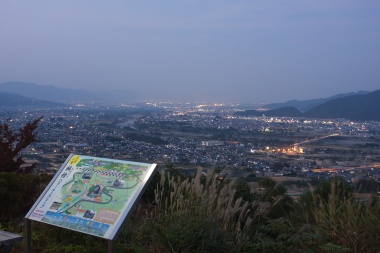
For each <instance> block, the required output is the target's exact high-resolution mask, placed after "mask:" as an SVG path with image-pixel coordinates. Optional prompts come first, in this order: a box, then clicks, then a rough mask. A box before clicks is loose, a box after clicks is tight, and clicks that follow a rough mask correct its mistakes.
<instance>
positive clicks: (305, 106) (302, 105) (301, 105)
mask: <svg viewBox="0 0 380 253" xmlns="http://www.w3.org/2000/svg"><path fill="white" fill-rule="evenodd" d="M368 93H369V91H358V92H350V93H342V94H337V95H334V96H331V97H328V98H315V99H309V100H290V101H288V102H285V103H271V104H267V105H265V107H266V108H268V109H270V110H273V109H277V108H282V107H295V108H297V109H298V110H300V111H301V112H306V111H308V110H311V109H312V108H314V107H316V106H318V105H321V104H324V103H326V102H328V101H331V100H334V99H337V98H343V97H348V96H353V95H365V94H368Z"/></svg>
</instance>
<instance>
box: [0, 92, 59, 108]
mask: <svg viewBox="0 0 380 253" xmlns="http://www.w3.org/2000/svg"><path fill="white" fill-rule="evenodd" d="M0 106H6V107H16V106H28V107H31V106H43V107H53V106H54V107H57V106H63V104H59V103H54V102H50V101H45V100H39V99H34V98H27V97H23V96H20V95H18V94H12V93H7V92H0Z"/></svg>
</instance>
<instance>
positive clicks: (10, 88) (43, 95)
mask: <svg viewBox="0 0 380 253" xmlns="http://www.w3.org/2000/svg"><path fill="white" fill-rule="evenodd" d="M0 91H2V92H8V93H15V94H19V95H21V96H25V97H31V98H35V99H41V100H48V101H55V102H60V103H66V104H67V103H76V102H93V101H96V102H125V101H128V99H132V98H136V97H137V95H136V94H132V93H131V92H126V91H115V92H111V91H102V92H100V91H88V90H82V89H66V88H59V87H55V86H52V85H49V86H45V85H39V84H35V83H26V82H6V83H1V84H0Z"/></svg>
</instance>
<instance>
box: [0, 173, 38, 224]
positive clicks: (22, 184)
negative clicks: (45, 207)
mask: <svg viewBox="0 0 380 253" xmlns="http://www.w3.org/2000/svg"><path fill="white" fill-rule="evenodd" d="M42 187H43V186H42V180H41V178H40V177H39V176H37V175H31V174H17V173H0V203H1V205H0V219H1V220H9V219H11V218H18V217H22V216H24V215H25V214H26V213H27V212H28V211H29V209H30V208H31V207H32V205H33V204H34V202H35V201H36V199H37V198H38V196H39V195H40V193H41V191H42Z"/></svg>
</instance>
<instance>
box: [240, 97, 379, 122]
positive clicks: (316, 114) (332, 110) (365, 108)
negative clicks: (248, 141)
mask: <svg viewBox="0 0 380 253" xmlns="http://www.w3.org/2000/svg"><path fill="white" fill-rule="evenodd" d="M235 115H240V116H261V115H265V116H272V117H305V118H346V119H350V120H360V121H366V120H374V121H380V90H376V91H372V92H369V93H367V94H359V95H350V96H344V97H338V98H335V99H332V100H329V101H327V102H325V103H323V104H320V105H318V106H315V107H313V108H312V109H310V110H308V111H306V112H301V111H299V110H298V109H297V108H295V107H293V106H288V107H282V108H277V109H273V110H268V111H264V112H263V111H260V112H259V111H256V110H245V111H240V112H236V113H235ZM297 115H298V116H297Z"/></svg>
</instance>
